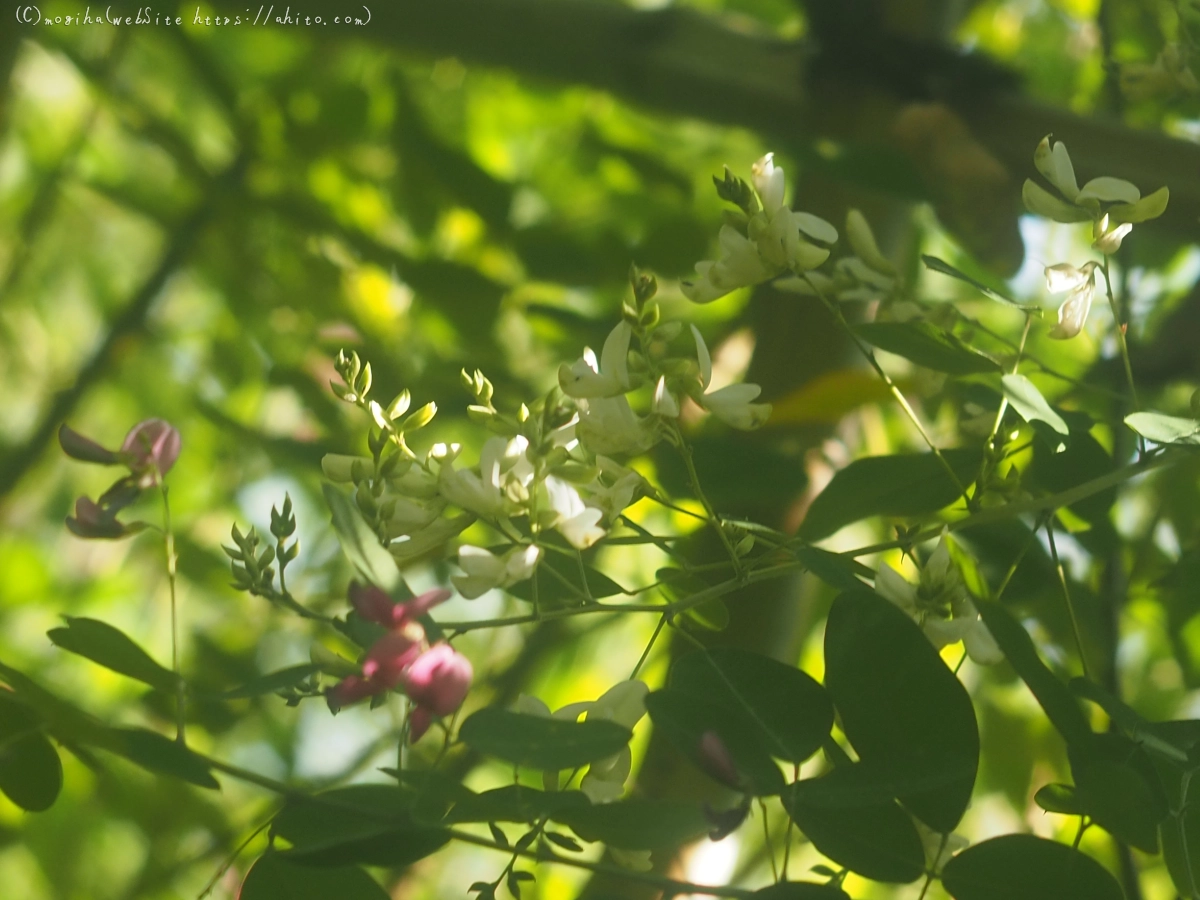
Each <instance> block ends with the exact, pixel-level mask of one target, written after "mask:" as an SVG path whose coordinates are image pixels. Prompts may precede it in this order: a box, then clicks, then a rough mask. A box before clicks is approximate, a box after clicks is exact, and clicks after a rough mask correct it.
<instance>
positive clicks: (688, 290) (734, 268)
mask: <svg viewBox="0 0 1200 900" xmlns="http://www.w3.org/2000/svg"><path fill="white" fill-rule="evenodd" d="M717 245H718V250H719V254H718V256H717V259H716V260H704V261H703V262H698V263H696V273H697V274H698V275H699V276H700V278H699V279H697V280H695V281H684V282H682V283H681V287H682V289H683V294H684V296H685V297H687V298H688V299H689V300H691V301H692V302H693V303H711V302H712V301H713V300H717V299H719V298H721V297H724V296H725V295H726V294H728V293H730V292H731V291H736V290H737V289H738V288H743V287H750V286H751V285H755V284H761V283H762V282H764V281H766V280H767V279H768V278H771V277H772V276H774V275H776V274H778V273H777V272H775V271H772V270H771V269H769V268H767V266H766V265H765V264H764V263H763V260H762V257H761V256H759V252H758V244H757V243H756V242H755V241H752V240H750V239H749V238H747V237H746V236H745V235H744V234H742V233H741V232H740V231H738V230H737V229H736V228H734V227H733V226H732V225H722V226H721V230H720V232H719V233H718V234H717Z"/></svg>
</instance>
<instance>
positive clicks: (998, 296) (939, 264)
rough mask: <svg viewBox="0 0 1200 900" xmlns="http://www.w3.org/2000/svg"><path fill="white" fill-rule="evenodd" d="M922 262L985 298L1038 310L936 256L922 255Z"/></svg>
mask: <svg viewBox="0 0 1200 900" xmlns="http://www.w3.org/2000/svg"><path fill="white" fill-rule="evenodd" d="M921 262H923V263H925V267H926V268H927V269H932V270H933V271H934V272H938V273H940V274H942V275H949V276H950V277H951V278H957V279H958V280H959V281H962V282H965V283H966V284H969V285H970V286H971V287H973V288H975V290H977V291H979V292H980V293H981V294H983V295H984V296H985V297H990V298H991V299H993V300H999V301H1000V302H1001V303H1004V304H1006V305H1007V306H1015V307H1016V308H1017V309H1026V310H1034V309H1037V308H1038V307H1036V306H1022V305H1021V304H1020V303H1018V302H1017V301H1016V300H1013V299H1012V298H1011V297H1008V296H1005V295H1004V294H1003V293H1001V292H1000V291H998V290H996V289H995V288H991V287H988V286H987V285H986V284H984V283H983V282H982V281H979V280H978V279H976V278H972V277H971V276H970V275H968V274H967V273H966V272H964V271H962V270H961V269H956V268H955V267H954V266H952V265H950V263H948V262H946V261H945V260H942V259H938V258H937V257H936V256H928V255H922V256H921Z"/></svg>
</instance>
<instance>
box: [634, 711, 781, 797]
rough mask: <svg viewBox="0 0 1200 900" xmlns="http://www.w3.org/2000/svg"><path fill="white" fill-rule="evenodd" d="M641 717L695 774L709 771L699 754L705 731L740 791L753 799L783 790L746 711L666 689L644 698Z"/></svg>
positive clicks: (759, 730)
mask: <svg viewBox="0 0 1200 900" xmlns="http://www.w3.org/2000/svg"><path fill="white" fill-rule="evenodd" d="M646 712H647V713H649V715H650V720H651V721H652V722H653V723H654V727H655V729H657V730H659V731H661V732H662V734H663V736H664V737H666V738H667V740H668V741H670V742H671V743H672V744H674V745H675V747H676V749H678V750H679V751H680V752H681V753H682V754H683V755H684V756H686V757H687V758H688V759H690V760H691V761H692V762H693V763H695V764H696V765H697V766H698V767H699V768H701V769H703V770H705V771H708V770H709V768H710V766H709V765H706V764H705V761H704V759H703V758H702V756H701V752H700V748H701V740H702V738H703V736H704V735H705V733H706V732H710V731H711V732H713V733H715V734H716V735H717V737H718V738H720V740H721V742H722V743H723V744H724V745H725V748H726V750H728V751H729V755H730V757H731V758H732V761H733V767H734V769H736V771H737V774H738V776H739V777H740V778H742V779H743V780H744V782H745V787H746V790H748V791H749V792H751V793H753V794H755V795H758V796H773V795H775V794H778V793H779V792H780V791H781V790H783V786H784V782H783V775H782V774H780V771H779V766H778V765H776V763H775V762H774V760H772V759H771V755H770V751H769V748H768V746H767V745H766V743H765V742H764V740H763V733H762V728H761V726H760V725H759V724H758V723H757V722H756V721H755V720H754V718H753V716H752V715H751V714H750V713H749V712H748V711H747V710H745V709H742V708H738V707H735V706H725V705H723V704H722V703H719V702H716V701H715V700H713V699H712V698H710V697H707V696H704V695H697V694H695V693H692V692H691V691H683V690H678V689H676V688H673V687H672V688H668V689H666V690H661V691H655V692H654V693H652V694H650V695H649V696H647V697H646Z"/></svg>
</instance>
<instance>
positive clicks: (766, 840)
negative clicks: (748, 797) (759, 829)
mask: <svg viewBox="0 0 1200 900" xmlns="http://www.w3.org/2000/svg"><path fill="white" fill-rule="evenodd" d="M758 808H759V809H760V810H761V811H762V823H763V847H765V848H766V851H767V859H769V860H770V861H771V877H772V878H773V879H774V880H775V881H776V882H778V881H779V867H778V866H777V865H776V864H775V848H774V847H773V846H772V845H771V822H770V820H769V819H768V818H767V804H765V803H763V801H762V798H761V797H760V798H759V800H758Z"/></svg>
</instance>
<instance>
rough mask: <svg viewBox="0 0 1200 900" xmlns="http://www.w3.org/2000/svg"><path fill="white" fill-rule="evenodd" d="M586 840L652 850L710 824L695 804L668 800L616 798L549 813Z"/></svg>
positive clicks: (688, 837)
mask: <svg viewBox="0 0 1200 900" xmlns="http://www.w3.org/2000/svg"><path fill="white" fill-rule="evenodd" d="M550 818H551V819H553V820H554V821H555V822H559V823H561V824H563V825H566V826H567V827H569V828H570V829H571V830H572V831H574V832H575V833H576V834H577V835H579V837H581V838H583V840H585V841H603V842H604V843H605V844H608V845H609V846H610V847H619V848H620V849H622V850H655V849H657V848H659V847H675V846H678V845H679V844H684V843H687V842H688V841H691V840H695V839H696V838H698V837H700V836H701V835H704V834H706V833H707V832H708V831H709V830H710V829H711V827H712V825H711V824H710V823H709V821H708V820H707V819H706V818H705V817H704V813H703V812H702V811H701V809H700V806H699V805H698V804H693V803H676V802H672V801H668V800H645V799H632V800H619V801H617V802H616V803H602V804H598V805H595V806H590V805H589V806H573V807H571V808H570V809H564V810H559V811H558V812H555V813H553V814H552V815H551V816H550Z"/></svg>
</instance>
